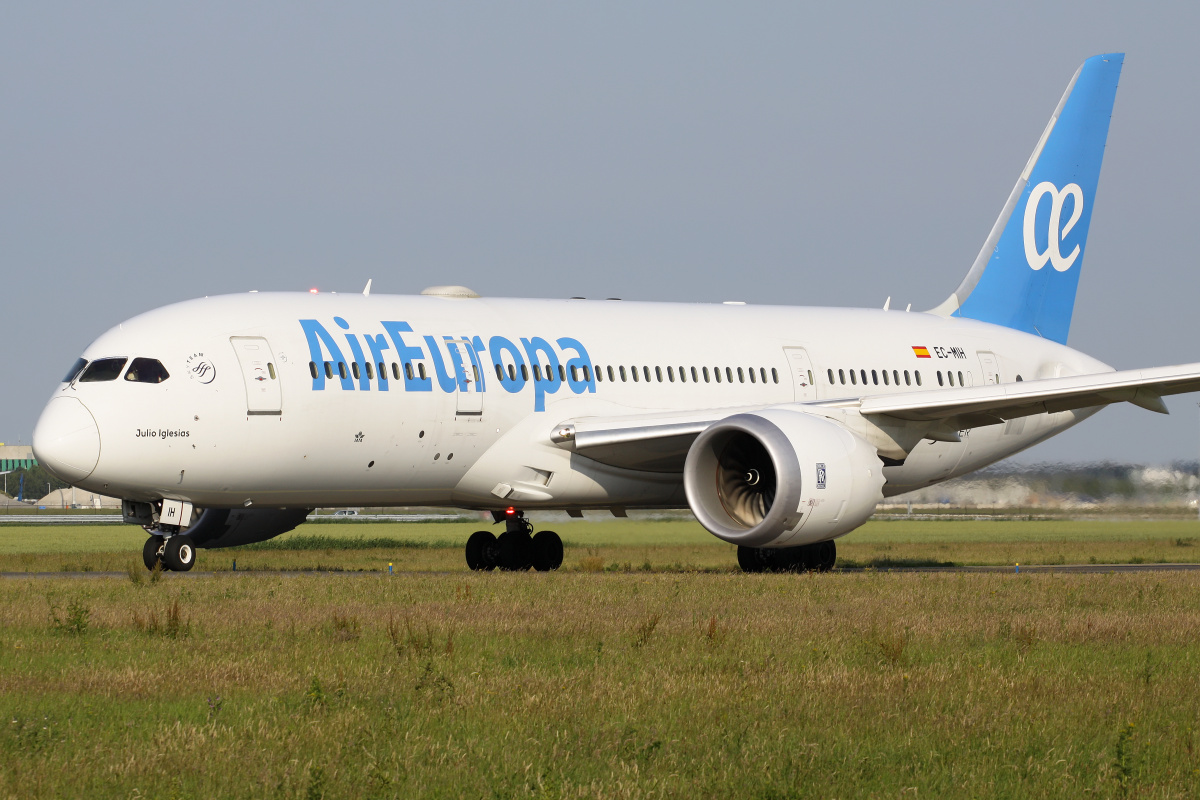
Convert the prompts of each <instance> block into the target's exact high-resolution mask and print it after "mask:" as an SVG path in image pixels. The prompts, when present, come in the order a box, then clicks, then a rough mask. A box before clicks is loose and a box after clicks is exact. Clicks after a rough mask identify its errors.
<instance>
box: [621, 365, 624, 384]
mask: <svg viewBox="0 0 1200 800" xmlns="http://www.w3.org/2000/svg"><path fill="white" fill-rule="evenodd" d="M621 383H625V368H624V367H621Z"/></svg>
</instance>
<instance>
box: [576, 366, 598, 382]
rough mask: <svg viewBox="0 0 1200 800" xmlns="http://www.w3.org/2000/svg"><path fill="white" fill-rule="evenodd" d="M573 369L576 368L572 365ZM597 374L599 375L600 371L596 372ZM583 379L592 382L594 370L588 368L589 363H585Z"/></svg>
mask: <svg viewBox="0 0 1200 800" xmlns="http://www.w3.org/2000/svg"><path fill="white" fill-rule="evenodd" d="M571 369H575V368H574V367H571ZM596 374H597V375H599V374H600V373H596ZM583 379H584V380H585V381H587V382H588V383H591V382H592V371H591V369H589V368H588V365H587V364H584V365H583Z"/></svg>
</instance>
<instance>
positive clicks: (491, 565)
mask: <svg viewBox="0 0 1200 800" xmlns="http://www.w3.org/2000/svg"><path fill="white" fill-rule="evenodd" d="M498 551H499V547H498V546H497V544H496V536H495V534H493V533H492V532H491V531H475V532H474V533H472V534H471V538H469V539H467V566H468V567H470V568H471V569H473V570H493V569H495V568H496V560H497V556H498V555H499V552H498Z"/></svg>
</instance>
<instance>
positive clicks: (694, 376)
mask: <svg viewBox="0 0 1200 800" xmlns="http://www.w3.org/2000/svg"><path fill="white" fill-rule="evenodd" d="M705 380H708V379H707V378H705ZM699 382H700V379H699V378H698V377H696V368H695V367H692V383H699Z"/></svg>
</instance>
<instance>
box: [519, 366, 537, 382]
mask: <svg viewBox="0 0 1200 800" xmlns="http://www.w3.org/2000/svg"><path fill="white" fill-rule="evenodd" d="M534 371H535V372H536V371H537V367H534ZM521 380H523V381H527V380H529V368H528V367H527V366H525V365H524V364H522V365H521Z"/></svg>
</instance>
